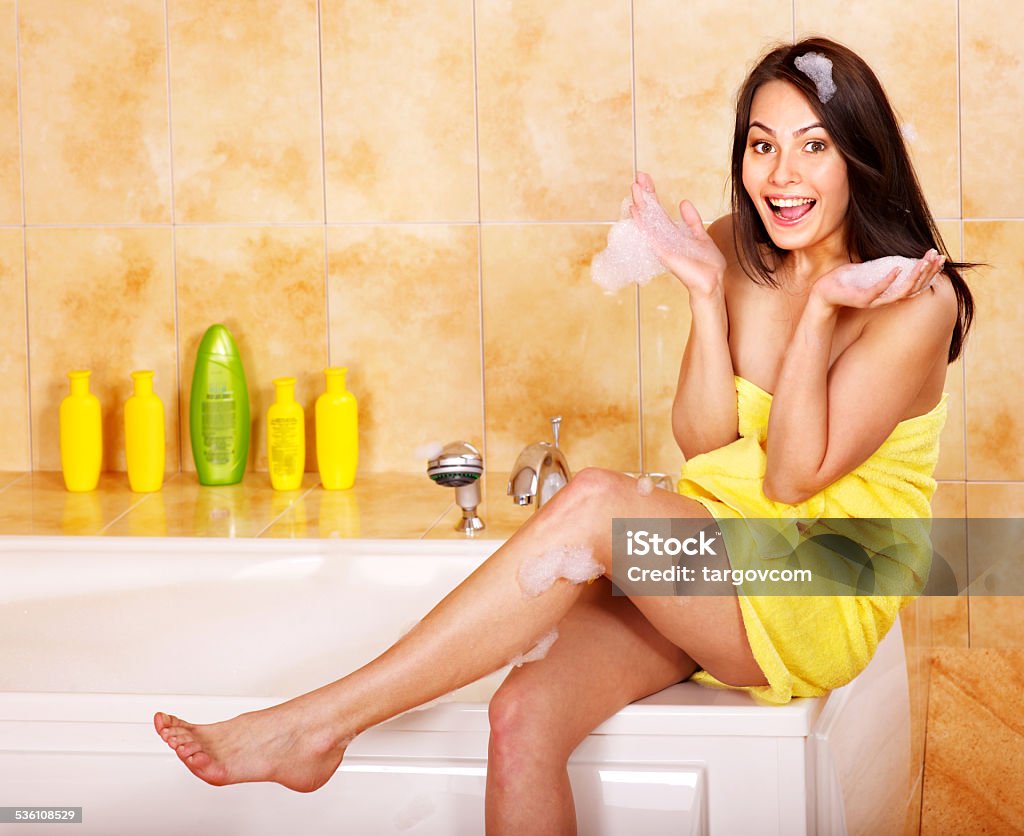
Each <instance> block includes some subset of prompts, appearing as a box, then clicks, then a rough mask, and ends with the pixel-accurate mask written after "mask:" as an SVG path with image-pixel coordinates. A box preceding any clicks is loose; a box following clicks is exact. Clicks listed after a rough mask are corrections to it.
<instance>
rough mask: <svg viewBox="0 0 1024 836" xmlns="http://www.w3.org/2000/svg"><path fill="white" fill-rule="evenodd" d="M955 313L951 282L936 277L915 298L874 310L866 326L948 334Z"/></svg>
mask: <svg viewBox="0 0 1024 836" xmlns="http://www.w3.org/2000/svg"><path fill="white" fill-rule="evenodd" d="M957 314H958V307H957V297H956V293H955V291H954V290H953V283H952V282H951V281H950V279H949V277H948V276H946V275H945V274H939V276H938V277H937V278H936V279H935V281H934V282H932V285H931V287H929V288H927V289H926V290H924V291H922V292H921V293H919V294H917V295H916V296H914V297H912V298H908V299H904V300H902V301H900V302H897V303H895V304H892V305H884V306H882V307H881V308H878V309H877V310H876V311H875V316H873V317H872V318H871V321H870V322H869V323H868V324H869V326H870V327H871V328H873V329H875V330H880V329H885V330H902V331H905V330H906V329H907V328H908V327H909V328H911V329H917V328H922V329H928V330H932V329H935V330H938V331H939V332H947V333H949V334H952V332H953V327H954V326H955V325H956V320H957Z"/></svg>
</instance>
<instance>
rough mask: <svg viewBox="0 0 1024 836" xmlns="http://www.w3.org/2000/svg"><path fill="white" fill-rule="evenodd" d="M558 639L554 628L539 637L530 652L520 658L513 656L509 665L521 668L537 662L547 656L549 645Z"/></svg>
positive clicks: (556, 630)
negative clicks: (528, 663)
mask: <svg viewBox="0 0 1024 836" xmlns="http://www.w3.org/2000/svg"><path fill="white" fill-rule="evenodd" d="M557 639H558V628H557V627H555V628H554V629H552V630H551V631H550V632H548V633H545V634H544V635H543V636H541V637H540V641H538V642H537V643H536V644H535V645H534V646H533V647H532V648H531V649H530V650H528V651H527V652H526V653H524V654H522V655H521V656H515V657H513V658H512V659H511V660H510V661H509V664H510V665H514V666H515V667H517V668H521V667H522V666H523V665H525V664H526V663H527V662H539V661H540V660H541V659H543V658H544V657H545V656H547V655H548V651H549V650H551V645H553V644H554V643H555V641H557Z"/></svg>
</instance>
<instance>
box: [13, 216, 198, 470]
mask: <svg viewBox="0 0 1024 836" xmlns="http://www.w3.org/2000/svg"><path fill="white" fill-rule="evenodd" d="M26 236H27V244H28V313H29V320H28V321H29V356H30V357H31V384H30V385H31V398H32V401H31V403H32V466H33V468H34V469H36V470H59V469H60V442H59V439H60V434H59V427H60V423H59V419H58V409H59V407H60V402H61V400H62V399H63V398H64V397H65V395H67V393H68V391H69V384H68V379H67V373H68V372H69V371H70V370H71V369H90V370H92V372H93V374H92V377H91V379H90V389H91V391H92V392H93V394H95V395H96V396H97V397H98V398H99V400H100V405H101V408H102V410H103V469H104V470H124V469H125V458H124V403H125V401H126V400H127V399H128V398H129V397H130V396H131V394H132V391H133V384H132V379H131V376H130V375H131V372H132V371H134V370H136V369H153V370H154V371H155V372H156V375H155V377H154V380H153V388H154V391H155V392H156V394H157V395H158V396H159V397H160V399H161V400H162V401H163V403H164V414H165V432H166V437H167V467H168V469H170V470H176V469H177V466H178V422H177V414H176V413H177V406H178V404H177V398H176V383H177V378H176V369H175V365H176V357H175V351H174V348H175V346H174V280H173V266H172V262H171V257H172V253H171V230H170V229H168V228H156V229H152V228H151V229H123V228H113V227H108V228H104V229H28V230H27V231H26Z"/></svg>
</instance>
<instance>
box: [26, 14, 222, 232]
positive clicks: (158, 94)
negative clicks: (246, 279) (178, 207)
mask: <svg viewBox="0 0 1024 836" xmlns="http://www.w3.org/2000/svg"><path fill="white" fill-rule="evenodd" d="M19 14H20V32H19V34H20V50H21V94H22V118H23V131H24V136H23V144H24V156H25V216H26V218H27V220H28V222H29V223H58V224H76V223H115V224H116V223H161V222H167V221H169V220H170V152H169V147H168V132H167V61H166V58H167V56H166V36H165V23H164V20H165V17H164V6H163V4H162V3H154V2H151V1H150V0H82V2H77V3H67V2H64V0H27V2H22V3H21V4H20V6H19ZM208 82H209V77H206V78H204V80H203V83H208Z"/></svg>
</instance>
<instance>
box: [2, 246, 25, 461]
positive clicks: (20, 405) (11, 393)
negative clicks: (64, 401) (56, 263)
mask: <svg viewBox="0 0 1024 836" xmlns="http://www.w3.org/2000/svg"><path fill="white" fill-rule="evenodd" d="M0 380H3V382H4V395H3V404H4V408H3V409H2V410H0V470H29V469H30V468H31V466H32V463H31V461H32V460H31V457H30V455H29V415H28V344H27V337H26V334H25V240H24V234H23V233H22V231H21V230H20V229H0Z"/></svg>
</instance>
